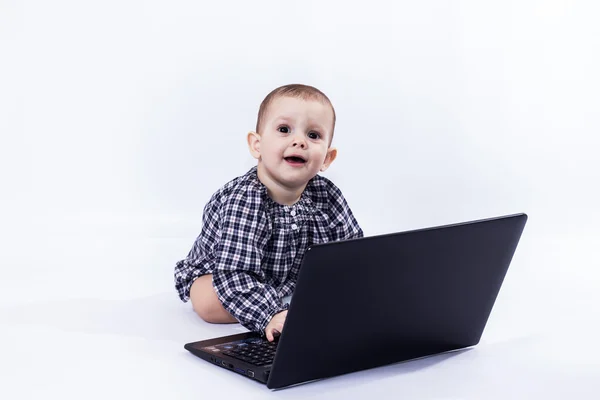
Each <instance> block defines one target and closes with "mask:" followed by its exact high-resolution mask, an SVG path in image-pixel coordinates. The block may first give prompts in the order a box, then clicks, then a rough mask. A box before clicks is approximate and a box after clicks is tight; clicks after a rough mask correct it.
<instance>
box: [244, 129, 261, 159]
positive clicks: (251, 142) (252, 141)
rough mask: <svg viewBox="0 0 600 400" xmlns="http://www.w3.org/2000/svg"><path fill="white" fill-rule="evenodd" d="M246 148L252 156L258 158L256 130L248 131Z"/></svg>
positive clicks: (257, 135)
mask: <svg viewBox="0 0 600 400" xmlns="http://www.w3.org/2000/svg"><path fill="white" fill-rule="evenodd" d="M247 140H248V149H249V150H250V154H252V157H254V158H256V159H257V160H260V135H259V134H258V133H256V132H248V136H247Z"/></svg>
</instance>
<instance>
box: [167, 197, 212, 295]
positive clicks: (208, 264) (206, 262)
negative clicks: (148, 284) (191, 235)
mask: <svg viewBox="0 0 600 400" xmlns="http://www.w3.org/2000/svg"><path fill="white" fill-rule="evenodd" d="M219 236H220V234H219V204H218V199H217V197H216V196H213V198H212V199H211V200H210V201H209V202H208V203H207V204H206V206H205V207H204V211H203V214H202V230H201V232H200V235H198V237H197V238H196V240H195V242H194V245H193V246H192V249H191V250H190V252H189V253H188V255H187V257H186V258H185V259H183V260H181V261H179V262H177V263H176V264H175V289H176V290H177V293H178V295H179V298H180V299H181V300H182V301H184V302H187V301H189V299H190V289H191V287H192V284H193V283H194V281H195V280H196V278H198V277H199V276H202V275H205V274H208V273H210V271H211V270H212V269H213V265H214V261H215V260H214V252H213V251H211V250H212V248H213V247H214V246H216V244H217V242H218V240H219Z"/></svg>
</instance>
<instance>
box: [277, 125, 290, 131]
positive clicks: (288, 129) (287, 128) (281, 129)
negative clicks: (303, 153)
mask: <svg viewBox="0 0 600 400" xmlns="http://www.w3.org/2000/svg"><path fill="white" fill-rule="evenodd" d="M277 130H278V131H279V132H281V133H290V128H289V127H287V126H280V127H279V128H277Z"/></svg>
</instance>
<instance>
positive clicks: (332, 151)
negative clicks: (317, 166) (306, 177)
mask: <svg viewBox="0 0 600 400" xmlns="http://www.w3.org/2000/svg"><path fill="white" fill-rule="evenodd" d="M337 153H338V151H337V149H336V148H335V147H330V148H329V149H328V150H327V155H326V156H325V161H324V162H323V166H322V167H321V172H323V171H325V170H326V169H327V168H329V166H330V165H331V163H332V162H333V160H335V159H336V157H337Z"/></svg>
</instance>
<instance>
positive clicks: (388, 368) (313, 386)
mask: <svg viewBox="0 0 600 400" xmlns="http://www.w3.org/2000/svg"><path fill="white" fill-rule="evenodd" d="M537 340H539V335H528V336H523V337H516V338H512V339H507V340H505V341H502V342H497V343H491V344H485V343H480V344H478V345H477V346H474V347H469V348H465V349H458V350H452V351H449V352H445V353H440V354H436V355H431V356H426V357H422V358H417V359H411V360H406V361H402V362H398V363H394V364H389V365H384V366H381V367H375V368H371V369H367V370H362V371H357V372H352V373H349V374H344V375H338V376H334V377H330V378H325V379H320V380H315V381H309V382H304V383H301V384H298V385H294V386H289V387H287V388H282V389H277V390H272V391H269V394H270V395H271V396H272V397H273V398H290V399H296V398H300V399H304V398H307V397H310V398H328V397H329V396H338V397H340V396H341V397H344V396H346V393H344V392H349V393H348V395H349V396H352V397H354V396H355V395H356V396H357V397H361V395H367V394H368V395H369V396H373V397H377V398H379V397H381V395H380V394H379V393H378V390H379V389H380V388H384V387H388V388H389V387H390V386H389V385H388V384H383V381H387V380H392V379H393V380H394V382H395V383H394V393H393V395H392V394H391V393H383V394H385V397H390V398H391V397H394V398H403V397H406V398H414V396H415V395H417V397H418V398H423V399H426V398H434V399H438V398H440V396H441V395H444V394H445V395H448V394H449V393H451V392H453V391H456V388H457V387H459V386H461V385H460V380H461V378H460V377H461V376H462V377H463V379H464V380H467V381H468V380H469V379H470V378H469V376H470V375H472V374H473V370H474V369H477V368H480V367H481V366H482V361H483V364H484V365H485V363H487V362H488V361H490V360H488V358H490V357H489V356H492V357H493V356H494V355H497V354H498V353H506V352H508V351H509V350H512V351H518V349H519V348H523V347H524V348H527V347H530V346H531V345H533V344H534V343H536V341H537ZM483 347H485V351H482V348H483ZM431 369H440V370H442V369H443V370H444V371H443V372H442V373H440V374H435V373H434V374H433V375H432V374H430V373H428V374H422V373H423V372H425V371H426V370H431ZM448 371H451V372H450V373H449V372H448ZM415 376H417V377H419V378H414V377H415ZM432 376H439V377H440V379H439V380H437V381H435V382H431V377H432ZM463 386H464V385H463ZM382 390H383V389H382ZM459 391H460V390H459ZM336 392H340V393H337V394H335V393H336ZM321 394H323V395H324V396H321Z"/></svg>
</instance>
